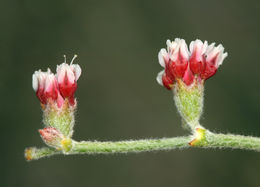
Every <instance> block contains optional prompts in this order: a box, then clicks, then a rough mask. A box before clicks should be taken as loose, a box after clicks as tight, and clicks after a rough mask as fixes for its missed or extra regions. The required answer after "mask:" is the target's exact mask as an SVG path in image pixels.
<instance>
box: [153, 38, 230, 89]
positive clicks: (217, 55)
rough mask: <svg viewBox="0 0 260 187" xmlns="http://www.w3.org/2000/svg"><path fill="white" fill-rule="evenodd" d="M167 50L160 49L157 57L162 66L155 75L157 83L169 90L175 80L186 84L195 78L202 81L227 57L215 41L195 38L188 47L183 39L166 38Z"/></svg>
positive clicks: (190, 83) (222, 48) (215, 70)
mask: <svg viewBox="0 0 260 187" xmlns="http://www.w3.org/2000/svg"><path fill="white" fill-rule="evenodd" d="M166 44H167V50H166V49H164V48H163V49H161V50H160V52H159V54H158V58H159V63H160V64H161V66H162V67H163V68H164V70H163V71H161V72H160V73H159V74H158V76H157V81H158V83H159V84H161V85H163V86H164V87H166V88H167V89H169V90H171V89H172V88H173V86H174V83H175V82H176V80H182V81H183V82H184V83H185V84H186V85H187V86H190V85H192V84H193V83H194V82H195V80H196V81H197V82H200V83H203V82H204V80H207V79H208V78H210V77H212V76H213V75H214V74H215V73H216V72H217V69H218V67H219V66H220V65H221V64H222V62H223V60H224V59H225V58H226V57H227V55H228V54H227V53H224V47H223V46H222V45H221V44H220V45H218V46H215V43H212V44H210V45H208V42H207V41H205V42H202V41H201V40H198V39H197V40H195V41H192V42H191V43H190V46H189V49H188V47H187V44H186V42H185V40H184V39H179V38H176V39H175V40H174V41H170V40H167V42H166Z"/></svg>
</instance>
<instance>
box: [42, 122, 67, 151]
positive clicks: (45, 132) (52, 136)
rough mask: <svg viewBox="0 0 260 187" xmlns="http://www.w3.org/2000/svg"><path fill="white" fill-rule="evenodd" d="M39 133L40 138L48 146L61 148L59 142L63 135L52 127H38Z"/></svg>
mask: <svg viewBox="0 0 260 187" xmlns="http://www.w3.org/2000/svg"><path fill="white" fill-rule="evenodd" d="M39 133H40V135H41V138H42V140H43V141H44V142H45V143H46V144H47V145H48V146H50V147H54V148H56V149H60V148H61V142H62V140H63V139H64V135H63V134H61V133H60V131H59V130H57V129H56V128H54V127H46V128H44V129H40V130H39Z"/></svg>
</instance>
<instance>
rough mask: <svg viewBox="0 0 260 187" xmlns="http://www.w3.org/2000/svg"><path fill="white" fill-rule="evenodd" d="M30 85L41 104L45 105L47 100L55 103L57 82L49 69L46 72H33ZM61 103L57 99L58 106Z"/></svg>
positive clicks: (57, 91)
mask: <svg viewBox="0 0 260 187" xmlns="http://www.w3.org/2000/svg"><path fill="white" fill-rule="evenodd" d="M32 85H33V89H34V91H36V95H37V97H38V98H39V100H40V102H41V103H42V104H47V102H48V100H52V101H56V100H57V99H58V97H59V90H58V85H57V80H56V78H55V75H54V74H53V73H51V71H50V69H48V71H47V72H42V71H41V70H39V71H35V72H34V74H33V76H32ZM61 102H62V100H60V99H59V105H60V104H61Z"/></svg>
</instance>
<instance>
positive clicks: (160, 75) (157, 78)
mask: <svg viewBox="0 0 260 187" xmlns="http://www.w3.org/2000/svg"><path fill="white" fill-rule="evenodd" d="M163 74H164V70H162V71H160V72H159V73H158V75H157V77H156V80H157V82H158V83H159V84H160V85H162V86H163V82H162V76H163Z"/></svg>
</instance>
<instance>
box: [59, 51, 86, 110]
mask: <svg viewBox="0 0 260 187" xmlns="http://www.w3.org/2000/svg"><path fill="white" fill-rule="evenodd" d="M76 57H77V56H74V58H73V59H72V62H73V60H74V59H75V58H76ZM72 62H71V64H70V65H68V64H67V63H66V62H64V63H62V64H61V65H58V66H57V70H56V71H57V75H56V76H57V81H58V85H59V90H60V93H61V95H62V96H63V97H64V98H69V100H70V103H71V104H72V105H73V104H74V93H75V91H76V89H77V80H78V79H79V77H80V74H81V68H80V66H79V65H78V64H72Z"/></svg>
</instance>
